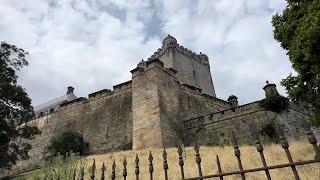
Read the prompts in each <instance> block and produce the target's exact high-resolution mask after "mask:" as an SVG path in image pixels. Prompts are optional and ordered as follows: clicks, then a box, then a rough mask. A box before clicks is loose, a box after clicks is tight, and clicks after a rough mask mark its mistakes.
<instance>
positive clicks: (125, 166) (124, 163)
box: [123, 158, 128, 180]
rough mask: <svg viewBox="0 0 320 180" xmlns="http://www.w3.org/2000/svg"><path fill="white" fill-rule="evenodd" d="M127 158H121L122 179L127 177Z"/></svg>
mask: <svg viewBox="0 0 320 180" xmlns="http://www.w3.org/2000/svg"><path fill="white" fill-rule="evenodd" d="M127 175H128V173H127V160H126V158H124V160H123V179H124V180H126V179H127Z"/></svg>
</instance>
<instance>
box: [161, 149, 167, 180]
mask: <svg viewBox="0 0 320 180" xmlns="http://www.w3.org/2000/svg"><path fill="white" fill-rule="evenodd" d="M162 157H163V169H164V178H165V180H168V168H169V167H168V162H167V152H166V148H163V153H162Z"/></svg>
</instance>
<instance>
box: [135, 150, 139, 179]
mask: <svg viewBox="0 0 320 180" xmlns="http://www.w3.org/2000/svg"><path fill="white" fill-rule="evenodd" d="M135 163H136V169H135V174H136V180H139V157H138V154H137V155H136V160H135Z"/></svg>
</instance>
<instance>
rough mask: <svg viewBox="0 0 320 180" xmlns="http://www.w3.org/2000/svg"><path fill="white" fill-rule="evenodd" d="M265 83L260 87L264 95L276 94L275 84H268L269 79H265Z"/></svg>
mask: <svg viewBox="0 0 320 180" xmlns="http://www.w3.org/2000/svg"><path fill="white" fill-rule="evenodd" d="M266 83H267V85H265V86H264V87H263V88H262V89H263V90H264V92H265V95H266V97H268V96H270V95H278V94H279V93H278V91H277V88H276V87H277V86H276V85H275V84H269V81H266Z"/></svg>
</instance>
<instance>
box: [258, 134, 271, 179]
mask: <svg viewBox="0 0 320 180" xmlns="http://www.w3.org/2000/svg"><path fill="white" fill-rule="evenodd" d="M256 147H257V151H258V152H259V154H260V158H261V161H262V165H263V167H267V162H266V159H265V158H264V154H263V147H262V145H261V143H260V141H259V140H257V141H256ZM265 173H266V176H267V179H268V180H271V176H270V173H269V170H268V169H266V170H265Z"/></svg>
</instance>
